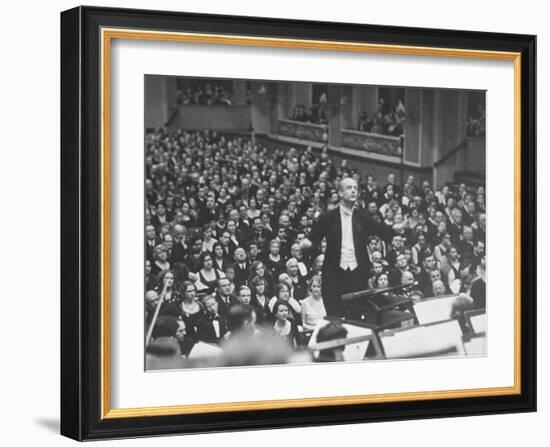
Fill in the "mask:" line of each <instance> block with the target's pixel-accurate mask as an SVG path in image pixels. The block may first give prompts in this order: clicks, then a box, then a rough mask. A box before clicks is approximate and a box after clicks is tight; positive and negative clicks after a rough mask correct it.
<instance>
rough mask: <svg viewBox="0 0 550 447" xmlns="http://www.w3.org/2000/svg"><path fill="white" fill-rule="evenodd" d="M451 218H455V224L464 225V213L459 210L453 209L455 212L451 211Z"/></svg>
mask: <svg viewBox="0 0 550 447" xmlns="http://www.w3.org/2000/svg"><path fill="white" fill-rule="evenodd" d="M451 216H452V217H453V221H454V223H455V224H457V225H460V224H462V211H460V210H459V209H458V208H453V210H452V211H451Z"/></svg>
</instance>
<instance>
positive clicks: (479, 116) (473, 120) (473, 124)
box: [466, 104, 485, 137]
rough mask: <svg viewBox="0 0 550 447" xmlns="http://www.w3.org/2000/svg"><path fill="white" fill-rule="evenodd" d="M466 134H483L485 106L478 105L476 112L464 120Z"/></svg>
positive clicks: (470, 135) (472, 135)
mask: <svg viewBox="0 0 550 447" xmlns="http://www.w3.org/2000/svg"><path fill="white" fill-rule="evenodd" d="M466 135H468V136H469V137H484V136H485V107H484V106H483V105H481V104H480V105H478V107H477V109H476V113H474V114H473V115H471V116H469V117H468V119H467V120H466Z"/></svg>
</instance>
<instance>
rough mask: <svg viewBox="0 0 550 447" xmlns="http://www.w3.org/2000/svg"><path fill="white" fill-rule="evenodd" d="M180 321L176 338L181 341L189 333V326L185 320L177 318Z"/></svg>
mask: <svg viewBox="0 0 550 447" xmlns="http://www.w3.org/2000/svg"><path fill="white" fill-rule="evenodd" d="M177 323H178V330H177V331H176V335H175V337H176V339H177V340H178V341H179V342H182V341H183V339H184V338H185V336H186V335H187V327H186V326H185V321H183V320H177Z"/></svg>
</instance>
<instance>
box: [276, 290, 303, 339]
mask: <svg viewBox="0 0 550 447" xmlns="http://www.w3.org/2000/svg"><path fill="white" fill-rule="evenodd" d="M290 313H291V309H290V306H289V304H288V301H281V300H279V301H277V302H275V303H274V304H273V315H274V317H275V323H274V324H273V334H274V335H275V336H277V337H281V338H283V339H284V340H286V341H287V342H288V344H289V345H290V346H292V347H293V348H294V347H296V346H297V345H298V326H297V325H296V323H295V321H294V320H293V319H291V318H289V317H290Z"/></svg>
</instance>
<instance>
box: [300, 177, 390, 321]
mask: <svg viewBox="0 0 550 447" xmlns="http://www.w3.org/2000/svg"><path fill="white" fill-rule="evenodd" d="M338 195H339V197H340V205H339V206H337V207H336V208H334V209H332V210H330V211H328V212H326V213H325V214H323V215H321V216H320V217H319V220H318V221H317V222H316V223H315V224H314V225H313V228H312V229H311V232H310V234H309V239H303V240H302V242H301V246H302V248H304V249H307V248H310V247H317V246H319V245H320V243H321V240H322V239H323V238H326V243H327V248H326V252H325V259H324V262H323V268H322V276H323V302H324V305H325V309H326V311H327V315H329V316H334V317H340V316H342V315H343V308H342V295H343V294H345V293H349V292H355V291H359V290H362V289H366V288H367V287H368V285H367V280H368V274H369V269H370V261H369V255H368V252H367V241H368V236H370V235H373V234H376V235H379V236H380V237H382V238H383V239H388V237H389V236H390V234H388V233H391V230H388V229H386V228H385V227H384V226H383V225H381V224H377V223H376V222H374V221H373V220H372V219H371V218H370V217H369V216H368V215H367V214H366V213H365V212H364V211H363V210H359V209H356V208H355V202H356V201H357V197H358V187H357V182H356V181H355V180H354V179H352V178H349V177H347V178H344V179H343V180H342V181H341V182H340V183H339V185H338Z"/></svg>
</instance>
